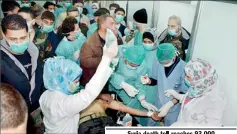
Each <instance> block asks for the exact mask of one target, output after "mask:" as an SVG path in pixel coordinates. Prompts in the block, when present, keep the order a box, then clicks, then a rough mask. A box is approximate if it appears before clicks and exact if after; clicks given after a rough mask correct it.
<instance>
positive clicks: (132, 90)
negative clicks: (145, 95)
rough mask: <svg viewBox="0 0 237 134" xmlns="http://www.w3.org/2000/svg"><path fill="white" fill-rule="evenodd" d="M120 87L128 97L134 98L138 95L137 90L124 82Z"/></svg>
mask: <svg viewBox="0 0 237 134" xmlns="http://www.w3.org/2000/svg"><path fill="white" fill-rule="evenodd" d="M121 87H122V88H123V89H124V91H125V92H126V93H127V94H128V95H129V96H130V97H135V96H136V95H137V94H138V93H139V90H137V89H136V88H135V87H133V86H132V85H130V84H128V83H126V82H122V83H121Z"/></svg>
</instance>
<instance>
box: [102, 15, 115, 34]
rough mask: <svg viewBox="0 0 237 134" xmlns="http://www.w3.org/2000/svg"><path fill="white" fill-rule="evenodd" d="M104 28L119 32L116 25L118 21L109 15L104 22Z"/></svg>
mask: <svg viewBox="0 0 237 134" xmlns="http://www.w3.org/2000/svg"><path fill="white" fill-rule="evenodd" d="M103 25H104V27H103V28H104V30H106V29H107V28H109V29H111V30H112V31H113V32H114V34H115V35H117V34H118V29H117V27H116V22H115V20H114V19H113V18H112V17H107V19H106V20H105V22H104V24H103Z"/></svg>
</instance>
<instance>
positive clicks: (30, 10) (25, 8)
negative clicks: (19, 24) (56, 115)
mask: <svg viewBox="0 0 237 134" xmlns="http://www.w3.org/2000/svg"><path fill="white" fill-rule="evenodd" d="M20 12H23V13H27V14H30V17H31V18H32V19H35V18H36V15H35V14H34V11H33V10H32V9H31V8H30V7H22V8H21V9H20V10H19V11H18V13H20Z"/></svg>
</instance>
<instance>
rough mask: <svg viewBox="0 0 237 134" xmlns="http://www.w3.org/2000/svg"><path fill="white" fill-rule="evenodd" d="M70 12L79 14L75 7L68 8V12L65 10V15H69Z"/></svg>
mask: <svg viewBox="0 0 237 134" xmlns="http://www.w3.org/2000/svg"><path fill="white" fill-rule="evenodd" d="M70 12H78V13H79V11H78V9H77V8H76V7H70V8H68V10H67V15H68V13H70Z"/></svg>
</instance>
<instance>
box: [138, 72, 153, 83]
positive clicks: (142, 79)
mask: <svg viewBox="0 0 237 134" xmlns="http://www.w3.org/2000/svg"><path fill="white" fill-rule="evenodd" d="M140 80H141V83H142V84H143V85H147V84H150V83H151V80H150V78H149V77H148V75H147V74H146V75H145V76H141V78H140Z"/></svg>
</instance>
